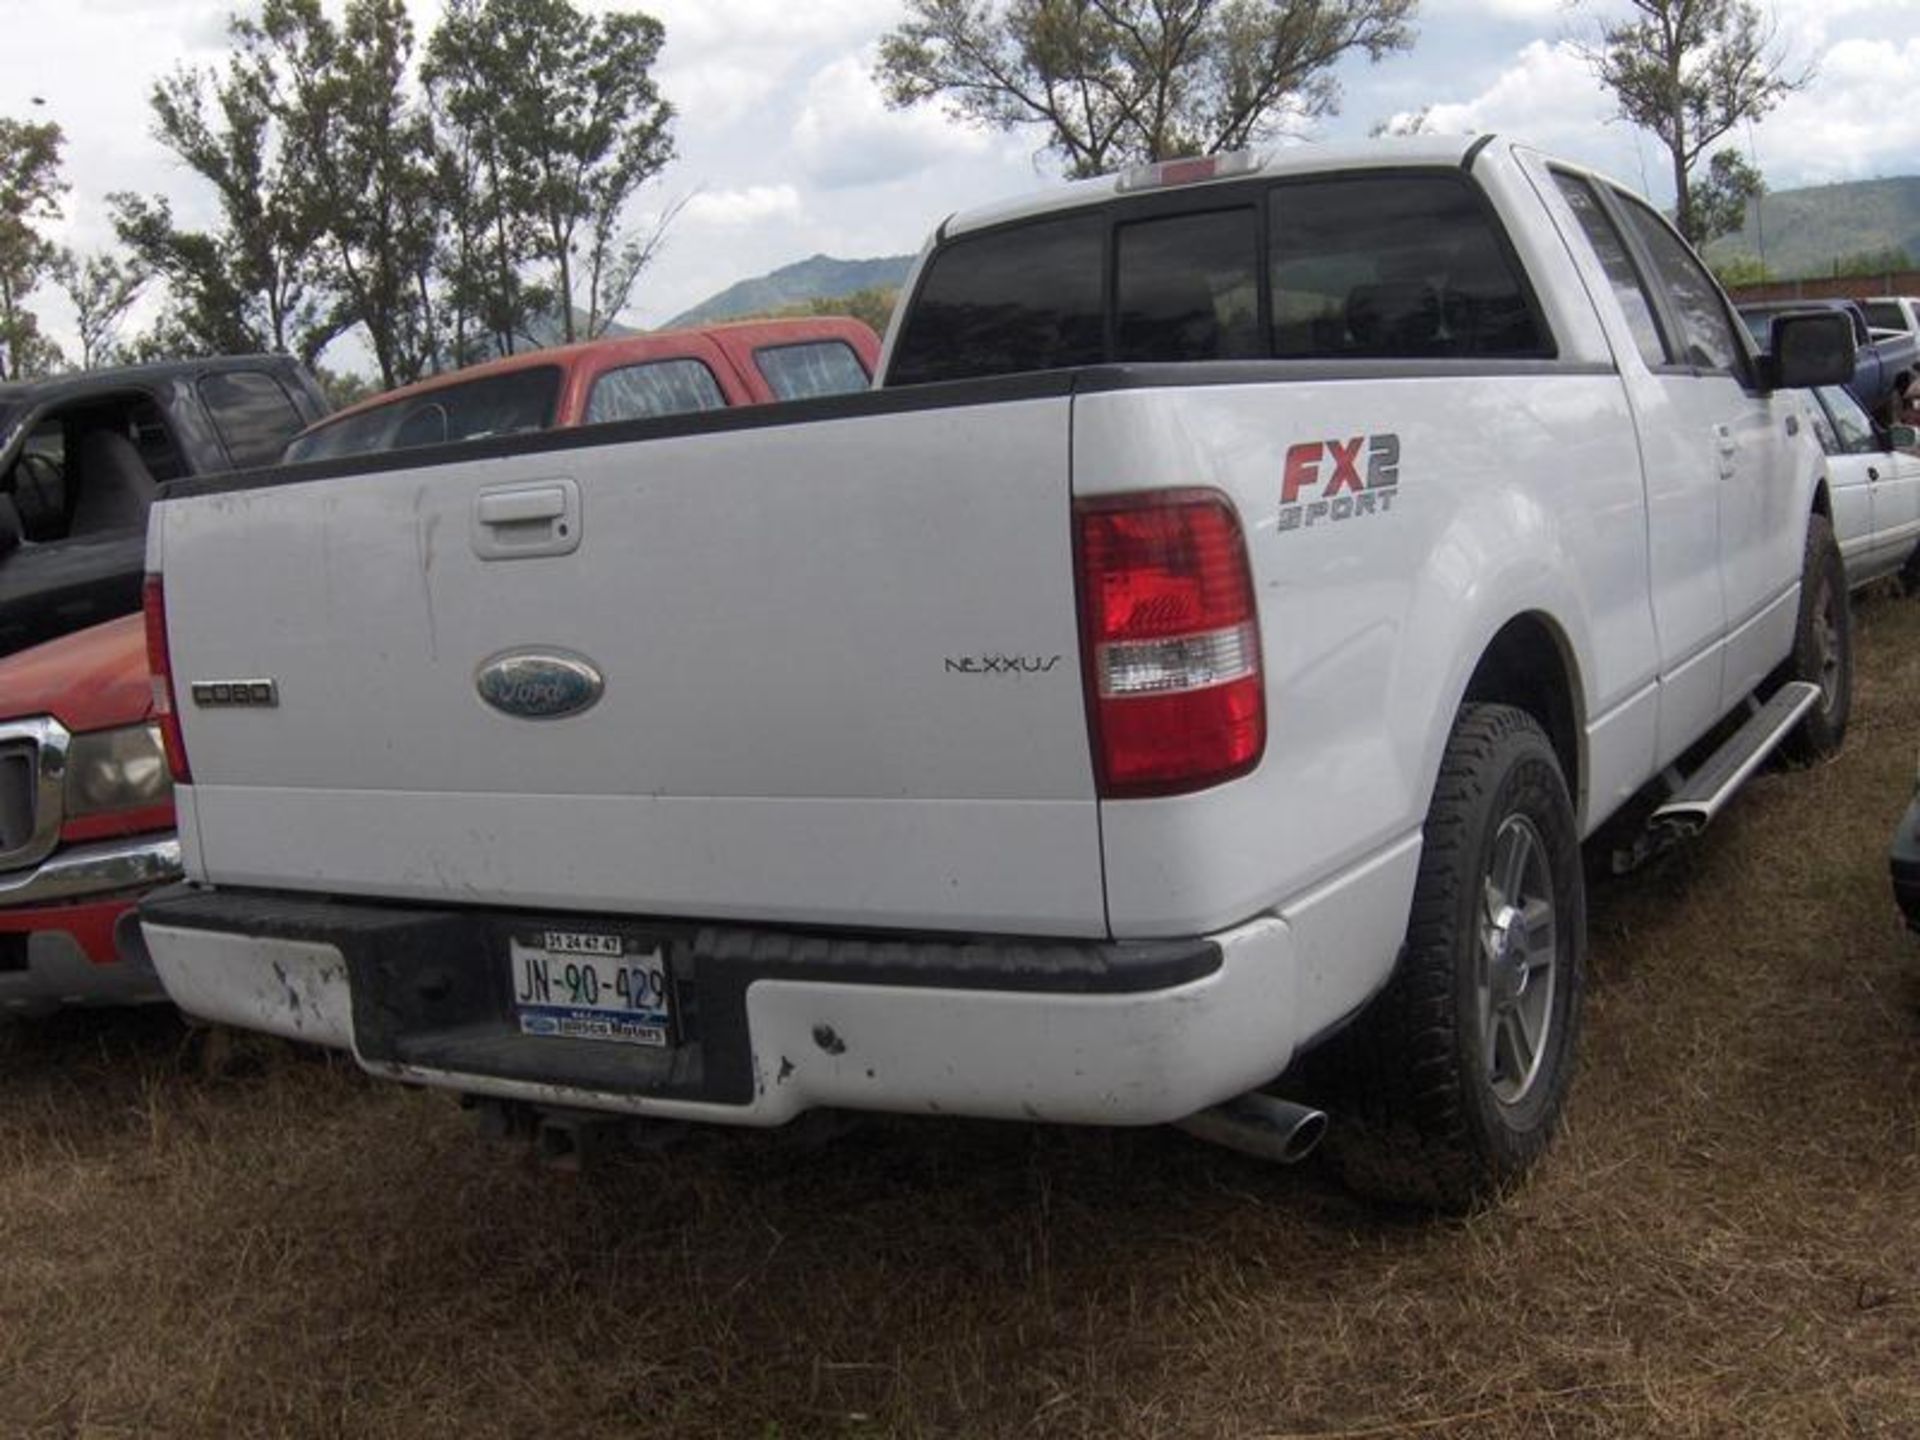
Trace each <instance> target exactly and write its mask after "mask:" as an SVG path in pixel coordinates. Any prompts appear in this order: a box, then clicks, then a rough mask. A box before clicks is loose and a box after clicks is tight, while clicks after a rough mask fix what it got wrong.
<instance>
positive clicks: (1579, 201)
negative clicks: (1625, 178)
mask: <svg viewBox="0 0 1920 1440" xmlns="http://www.w3.org/2000/svg"><path fill="white" fill-rule="evenodd" d="M1553 178H1554V181H1555V182H1556V183H1557V184H1558V185H1559V186H1560V193H1561V194H1562V195H1563V196H1565V197H1566V201H1567V205H1568V206H1569V207H1570V208H1571V209H1572V211H1573V214H1574V218H1575V219H1577V220H1578V221H1579V222H1580V228H1581V230H1582V231H1584V232H1585V234H1586V237H1587V242H1588V243H1589V244H1590V245H1592V246H1593V253H1594V255H1595V257H1596V258H1597V259H1598V260H1599V261H1600V268H1601V269H1602V270H1604V271H1606V274H1607V281H1608V283H1609V284H1611V285H1612V286H1613V298H1614V299H1616V300H1618V301H1619V302H1620V308H1621V309H1622V310H1624V311H1625V312H1626V315H1627V328H1628V329H1630V330H1632V331H1633V343H1634V347H1635V348H1636V349H1637V350H1639V352H1640V358H1641V359H1642V360H1644V361H1646V362H1647V364H1648V365H1650V366H1652V365H1669V364H1671V363H1672V362H1673V357H1672V356H1671V355H1669V354H1668V353H1667V342H1666V341H1665V340H1663V339H1662V338H1661V336H1660V326H1659V324H1658V323H1657V322H1656V321H1655V320H1654V318H1653V300H1652V297H1651V296H1649V295H1648V293H1647V287H1646V283H1645V282H1644V281H1642V280H1641V278H1640V272H1639V271H1638V270H1636V269H1635V268H1634V264H1633V258H1632V257H1631V256H1630V255H1628V254H1627V244H1626V241H1625V240H1623V239H1622V238H1621V236H1620V232H1619V231H1618V230H1617V229H1615V228H1614V224H1613V221H1612V220H1610V219H1609V218H1608V217H1607V212H1606V211H1605V210H1603V209H1602V208H1601V206H1600V197H1599V196H1598V195H1596V194H1594V191H1593V187H1592V186H1591V185H1589V184H1588V183H1587V182H1586V181H1584V180H1582V179H1580V178H1578V177H1577V176H1573V175H1562V174H1560V173H1558V172H1555V174H1554V177H1553Z"/></svg>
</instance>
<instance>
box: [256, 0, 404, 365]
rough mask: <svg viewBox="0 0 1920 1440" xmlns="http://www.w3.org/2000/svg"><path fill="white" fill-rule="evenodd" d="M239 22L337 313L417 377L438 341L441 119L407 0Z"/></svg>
mask: <svg viewBox="0 0 1920 1440" xmlns="http://www.w3.org/2000/svg"><path fill="white" fill-rule="evenodd" d="M234 34H235V36H236V38H237V39H238V40H239V42H240V46H241V49H240V59H241V63H242V64H243V65H244V66H245V67H246V69H247V71H248V73H249V74H250V75H251V77H252V82H253V87H254V90H255V93H256V94H258V95H259V96H261V97H262V99H263V101H264V103H265V106H266V108H267V111H268V113H269V115H270V116H271V117H272V120H273V122H274V126H275V129H276V132H277V134H278V136H279V140H280V146H281V152H282V154H283V155H284V156H285V158H286V161H287V163H288V165H289V167H290V171H291V173H295V174H297V175H299V176H300V184H299V186H298V188H297V190H295V191H294V193H293V194H292V195H290V197H289V201H290V203H291V204H293V205H295V206H297V207H298V208H299V209H300V211H301V213H302V215H303V216H304V218H305V219H306V220H307V221H308V222H309V224H310V226H311V229H312V230H313V232H314V234H315V236H316V238H317V239H318V242H319V253H318V255H317V256H316V257H315V258H316V263H317V266H318V272H319V277H320V283H321V284H322V286H323V287H324V288H325V290H326V292H327V293H328V295H329V296H330V298H331V301H332V306H331V312H330V313H331V315H332V317H333V318H334V319H335V320H336V321H337V322H339V323H340V325H341V327H342V328H345V327H346V326H348V325H352V324H358V325H359V326H360V327H361V328H362V329H363V331H364V333H365V334H366V337H367V341H368V344H369V346H370V347H371V348H372V350H373V355H374V362H375V364H376V365H377V366H378V367H379V370H380V376H381V379H382V381H383V382H385V383H386V384H387V385H389V386H392V385H397V384H401V383H404V382H406V381H408V380H412V379H415V378H417V377H418V376H419V375H420V374H421V372H422V371H423V370H425V369H426V368H427V366H428V365H429V364H431V363H432V361H433V359H434V358H435V352H436V350H437V348H438V347H437V345H436V342H435V336H434V330H433V310H432V305H431V300H430V293H429V285H430V284H431V274H432V268H433V255H434V248H435V245H436V243H437V239H438V236H437V233H436V228H435V215H434V209H433V200H434V195H433V189H432V181H433V128H432V123H431V121H430V120H429V119H428V117H427V114H426V112H425V110H424V109H423V108H422V107H421V106H419V105H418V104H416V103H415V102H414V101H413V100H412V99H411V98H410V96H409V93H408V83H407V82H408V73H409V65H410V61H411V58H412V54H413V24H412V21H411V20H409V19H408V16H407V10H406V6H405V4H404V3H403V0H348V4H347V6H346V8H345V12H344V14H343V16H342V18H341V20H340V21H339V23H337V24H336V23H335V22H334V21H333V20H332V19H331V18H330V17H329V16H328V15H327V13H326V12H325V11H324V10H323V9H322V8H321V5H320V0H266V3H265V4H264V5H263V6H262V8H261V11H260V16H259V19H258V20H257V21H254V20H237V21H236V22H235V24H234Z"/></svg>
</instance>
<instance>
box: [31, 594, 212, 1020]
mask: <svg viewBox="0 0 1920 1440" xmlns="http://www.w3.org/2000/svg"><path fill="white" fill-rule="evenodd" d="M0 697H4V699H3V700H0V709H3V710H4V712H5V713H4V714H3V715H0V1012H11V1013H15V1014H19V1013H26V1014H33V1013H38V1012H43V1011H47V1010H52V1009H55V1008H57V1007H58V1006H61V1005H66V1004H122V1003H128V1002H132V1001H139V1000H158V999H161V998H162V995H161V990H160V986H159V983H158V982H157V981H156V980H155V978H154V975H153V970H152V967H151V966H150V965H149V964H148V963H147V962H146V958H145V950H144V948H143V947H142V946H141V944H140V927H139V926H138V924H136V923H135V917H134V915H133V905H134V902H135V901H136V900H137V899H138V898H139V896H140V892H142V891H143V890H146V889H149V888H151V887H152V886H153V885H155V884H157V883H159V882H161V881H164V880H172V879H176V878H178V876H179V874H180V841H179V839H178V837H177V836H176V835H175V833H174V820H173V781H172V779H171V777H170V776H169V774H168V771H167V762H166V756H165V754H164V753H163V751H162V749H161V744H160V734H159V731H158V729H157V728H155V727H154V726H153V725H152V724H151V723H149V721H150V716H151V712H152V709H153V691H152V687H151V686H150V684H149V682H148V680H147V654H146V641H145V635H144V629H143V626H142V623H141V619H140V617H139V616H138V615H127V616H123V617H121V618H120V619H118V620H109V621H108V622H107V623H106V624H104V625H96V626H94V627H93V628H92V629H90V630H80V631H76V632H75V633H73V634H71V635H65V636H62V637H61V638H60V639H58V640H50V641H48V642H47V643H46V644H44V645H36V646H34V647H33V648H32V649H30V650H22V651H19V652H18V653H16V654H13V655H9V656H7V657H5V658H4V659H0Z"/></svg>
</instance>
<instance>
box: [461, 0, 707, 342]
mask: <svg viewBox="0 0 1920 1440" xmlns="http://www.w3.org/2000/svg"><path fill="white" fill-rule="evenodd" d="M664 35H665V32H664V31H663V30H662V29H661V27H660V24H659V22H658V21H656V20H654V19H652V18H651V17H649V16H647V15H643V14H640V13H638V12H626V13H623V12H612V13H609V14H606V15H602V16H598V17H594V16H589V15H585V14H583V13H581V12H580V11H579V10H576V9H575V8H574V6H573V5H572V3H571V0H467V3H460V0H455V3H453V4H451V5H449V6H448V9H447V12H446V14H445V16H444V17H443V18H442V20H441V22H440V25H439V27H438V28H437V29H436V30H435V32H434V34H433V36H432V37H431V38H430V39H429V41H428V44H427V66H426V78H427V83H428V85H429V86H430V87H431V88H432V90H433V92H434V96H435V105H436V108H437V109H438V110H439V111H440V112H441V113H444V114H445V115H446V116H448V117H449V119H450V120H451V121H452V122H453V126H454V144H455V145H456V146H457V147H458V148H457V149H456V150H455V151H454V153H453V154H452V155H451V156H447V155H443V160H442V168H443V172H445V173H450V174H454V175H459V174H464V173H471V174H472V175H474V176H477V177H480V178H482V180H483V186H484V189H483V193H482V195H481V196H480V197H478V198H477V200H476V206H477V209H478V211H479V213H477V214H476V213H472V212H470V213H468V214H467V215H466V216H464V217H463V220H462V222H460V223H458V224H456V225H455V226H454V227H453V228H454V230H455V232H456V234H457V237H458V239H459V242H460V243H461V245H462V247H463V253H462V255H461V256H460V258H458V259H457V260H456V262H455V265H456V271H455V278H456V283H461V284H464V285H465V286H466V288H467V289H469V290H471V291H473V292H475V296H476V298H480V297H484V299H485V308H486V309H487V310H490V311H492V312H493V315H494V316H495V317H496V318H495V322H494V327H493V328H494V329H495V331H496V333H500V330H501V322H514V323H519V322H521V321H524V320H525V319H527V318H528V317H529V307H527V306H526V305H525V304H524V298H525V297H524V296H523V295H522V294H520V293H519V292H520V291H521V289H522V283H521V282H520V280H519V278H518V273H517V266H518V263H519V262H520V261H521V260H522V259H525V260H526V261H530V262H531V263H533V264H535V265H537V266H540V267H543V268H545V269H546V270H547V272H548V274H549V275H550V276H551V280H552V286H551V301H550V304H551V307H552V308H553V309H554V310H555V311H556V312H557V314H556V316H555V319H556V320H557V321H558V325H559V330H560V333H561V335H562V337H563V338H564V339H566V340H569V341H571V340H574V339H577V338H580V337H581V335H582V334H583V333H584V334H585V335H586V336H587V337H592V336H596V335H600V334H603V333H605V331H606V328H607V327H608V326H609V325H610V324H612V323H613V319H614V316H615V315H616V314H617V313H618V311H619V310H620V308H621V307H622V306H623V305H624V304H625V303H626V301H627V299H628V298H629V297H630V295H631V293H632V288H633V285H634V283H635V281H636V280H637V278H638V276H639V274H640V272H641V271H642V270H643V269H644V268H645V267H646V265H647V263H648V261H649V260H650V259H651V258H652V256H653V254H654V251H655V249H656V248H657V246H658V243H659V237H660V234H661V230H660V227H655V229H654V231H653V233H652V234H651V235H645V234H641V233H639V232H636V231H634V230H633V229H631V228H629V226H628V225H627V221H626V210H627V206H628V202H629V201H630V200H631V199H632V198H633V196H634V194H635V193H636V192H637V191H638V190H639V188H640V187H641V186H642V185H644V184H645V183H646V182H647V181H648V180H650V179H651V178H652V177H653V176H654V175H656V174H658V173H659V171H660V170H661V169H662V168H664V166H665V165H666V163H667V162H668V160H669V159H671V158H672V155H673V141H672V137H671V126H672V120H673V109H672V107H671V106H670V105H668V104H667V102H666V101H665V100H663V99H661V98H660V94H659V91H658V90H657V89H656V87H655V86H654V83H653V79H652V74H651V72H652V67H653V64H654V62H655V61H656V60H657V59H658V57H659V53H660V45H661V42H662V40H663V39H664ZM509 344H511V340H510V339H509Z"/></svg>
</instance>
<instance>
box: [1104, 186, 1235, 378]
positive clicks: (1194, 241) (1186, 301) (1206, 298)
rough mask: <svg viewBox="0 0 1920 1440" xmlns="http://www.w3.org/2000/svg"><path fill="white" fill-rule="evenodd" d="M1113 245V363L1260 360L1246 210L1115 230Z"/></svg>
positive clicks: (1226, 211)
mask: <svg viewBox="0 0 1920 1440" xmlns="http://www.w3.org/2000/svg"><path fill="white" fill-rule="evenodd" d="M1115 244H1116V246H1117V250H1118V267H1119V277H1120V278H1119V290H1118V295H1117V301H1116V303H1117V306H1118V310H1119V313H1118V315H1117V316H1116V317H1115V325H1116V328H1115V335H1116V341H1117V344H1116V348H1115V352H1114V358H1115V359H1116V360H1235V359H1244V358H1247V357H1250V356H1257V355H1259V354H1260V353H1261V349H1260V279H1259V270H1258V268H1257V266H1258V263H1259V262H1258V256H1257V253H1256V252H1257V249H1258V242H1257V233H1256V229H1255V215H1254V212H1253V210H1251V209H1240V210H1215V211H1212V212H1210V213H1205V214H1199V215H1175V216H1171V217H1169V218H1167V219H1164V220H1143V221H1140V222H1138V223H1136V224H1132V225H1122V226H1121V227H1120V229H1119V231H1118V233H1117V236H1116V239H1115Z"/></svg>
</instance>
